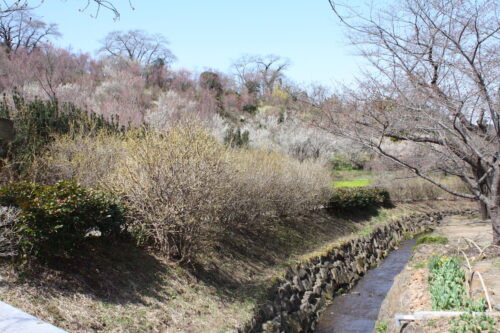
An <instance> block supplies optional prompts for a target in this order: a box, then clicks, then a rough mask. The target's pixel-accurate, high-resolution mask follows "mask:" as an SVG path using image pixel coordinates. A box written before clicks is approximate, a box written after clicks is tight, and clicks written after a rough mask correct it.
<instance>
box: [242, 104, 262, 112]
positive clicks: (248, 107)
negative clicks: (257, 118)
mask: <svg viewBox="0 0 500 333" xmlns="http://www.w3.org/2000/svg"><path fill="white" fill-rule="evenodd" d="M258 108H259V107H258V106H257V105H256V104H245V105H243V108H242V109H243V111H245V112H248V113H250V114H255V113H257V109H258Z"/></svg>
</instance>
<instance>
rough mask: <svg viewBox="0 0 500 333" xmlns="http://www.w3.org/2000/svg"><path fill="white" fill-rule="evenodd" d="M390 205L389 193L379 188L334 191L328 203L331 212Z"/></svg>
mask: <svg viewBox="0 0 500 333" xmlns="http://www.w3.org/2000/svg"><path fill="white" fill-rule="evenodd" d="M390 205H391V199H390V196H389V192H387V191H386V190H384V189H381V188H376V187H374V188H371V187H342V188H337V189H335V190H334V192H333V195H332V197H331V198H330V201H329V203H328V208H329V209H331V210H336V211H338V210H340V211H344V210H347V211H348V210H354V209H358V208H376V207H387V206H390Z"/></svg>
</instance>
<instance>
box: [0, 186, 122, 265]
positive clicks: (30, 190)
mask: <svg viewBox="0 0 500 333" xmlns="http://www.w3.org/2000/svg"><path fill="white" fill-rule="evenodd" d="M0 205H2V206H13V207H17V208H19V209H21V211H20V213H19V221H18V225H19V227H18V228H17V231H16V232H17V233H18V234H19V236H20V238H21V240H20V244H19V245H20V252H21V254H22V255H24V256H38V257H55V256H63V255H71V254H73V253H74V252H75V251H76V250H77V249H78V248H79V246H80V245H81V244H82V242H83V241H84V240H85V238H86V237H87V235H88V233H89V232H90V231H98V232H100V233H101V235H102V236H110V235H113V234H117V233H118V232H119V231H120V229H121V225H122V224H123V222H124V219H123V210H122V208H121V206H120V205H119V204H117V203H116V202H115V201H114V200H112V199H110V198H108V197H107V196H106V195H104V194H103V193H102V192H98V191H93V190H89V189H85V188H83V187H81V186H80V185H78V184H76V183H73V182H58V183H56V184H55V185H54V186H44V185H39V184H35V183H28V182H19V183H10V184H8V185H7V186H5V187H3V188H1V189H0Z"/></svg>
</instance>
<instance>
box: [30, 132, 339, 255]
mask: <svg viewBox="0 0 500 333" xmlns="http://www.w3.org/2000/svg"><path fill="white" fill-rule="evenodd" d="M39 163H41V164H43V165H44V166H45V167H44V170H57V172H56V173H54V172H52V171H49V173H48V174H46V175H43V174H41V175H40V176H41V177H40V178H41V179H44V180H46V181H47V179H50V180H51V181H55V180H58V179H52V178H54V175H56V176H57V177H55V178H58V177H59V178H62V179H75V180H77V181H79V182H81V183H82V184H85V185H86V186H90V187H98V188H105V189H107V190H108V191H111V192H114V193H115V194H118V195H119V196H120V197H122V198H123V200H124V201H125V203H126V205H127V207H128V211H129V212H128V218H129V222H130V230H131V231H132V232H133V234H134V235H135V236H136V237H137V240H138V241H139V243H142V244H147V245H150V246H153V247H154V248H156V249H157V250H159V251H160V252H161V253H163V254H165V255H168V256H169V257H171V258H174V259H177V260H189V259H191V258H192V257H193V256H196V255H198V254H200V253H206V251H207V250H208V249H209V248H211V246H212V245H213V244H215V243H216V242H217V240H218V239H219V238H220V236H221V235H222V232H223V231H224V230H226V229H227V228H238V229H240V228H243V229H249V228H255V227H256V226H262V225H263V223H262V222H264V221H266V222H269V221H271V220H272V218H273V217H277V216H288V217H294V216H297V215H299V214H302V213H304V212H307V211H309V210H311V209H314V208H317V207H319V206H321V205H323V204H324V203H325V202H326V201H327V200H328V197H329V192H330V189H329V185H328V184H329V172H328V170H327V169H326V168H324V167H323V166H322V165H321V164H319V163H317V162H313V161H304V162H299V161H297V160H296V159H293V158H291V157H288V156H285V155H282V154H278V153H271V152H268V151H259V150H246V149H233V148H230V147H228V146H226V145H224V144H222V143H220V142H217V141H216V140H215V138H214V137H213V136H212V135H210V134H209V132H208V131H207V130H206V129H204V128H203V127H201V126H198V125H193V124H191V125H189V124H186V123H183V124H178V125H175V126H173V127H171V128H169V129H168V130H166V131H161V132H160V131H156V130H147V131H146V130H140V131H139V130H137V131H130V132H129V133H127V134H110V133H101V134H98V135H94V136H87V137H79V136H78V135H73V136H62V137H59V138H57V139H56V140H55V141H54V143H53V144H52V145H51V146H50V147H49V152H48V153H47V154H46V155H45V156H44V157H43V158H42V159H41V161H40V162H39Z"/></svg>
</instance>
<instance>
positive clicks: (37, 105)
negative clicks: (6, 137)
mask: <svg viewBox="0 0 500 333" xmlns="http://www.w3.org/2000/svg"><path fill="white" fill-rule="evenodd" d="M12 98H13V101H14V103H13V105H11V104H10V103H9V102H8V101H7V99H6V98H5V97H4V99H3V100H2V101H0V117H2V118H5V119H6V120H9V121H11V122H12V124H13V125H14V127H15V136H14V137H13V139H12V140H10V142H9V147H8V149H3V150H2V152H1V153H2V155H0V157H10V158H12V159H14V161H15V164H16V165H17V168H18V171H22V170H23V168H24V167H25V166H26V165H29V164H30V162H31V160H32V158H33V156H36V155H39V154H40V153H42V152H43V150H44V148H45V147H46V146H47V144H48V143H49V142H51V141H52V139H53V137H54V135H56V134H66V133H70V132H71V131H72V130H74V129H78V130H83V131H86V132H89V131H96V130H110V131H123V130H124V128H123V127H121V126H120V125H119V124H118V119H117V118H112V119H110V120H108V119H105V118H104V117H103V116H102V115H97V114H95V113H93V112H87V111H85V110H81V109H78V108H77V107H75V106H74V105H72V104H69V103H63V104H60V103H58V102H57V101H51V100H47V101H45V100H40V99H35V100H33V101H25V100H24V99H23V98H22V97H21V96H20V95H19V94H17V93H16V92H14V94H13V96H12Z"/></svg>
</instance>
